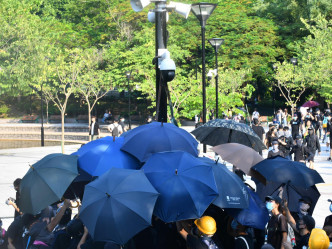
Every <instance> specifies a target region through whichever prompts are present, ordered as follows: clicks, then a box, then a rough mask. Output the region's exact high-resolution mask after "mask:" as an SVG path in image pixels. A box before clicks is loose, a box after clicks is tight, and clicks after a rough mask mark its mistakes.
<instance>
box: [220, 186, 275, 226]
mask: <svg viewBox="0 0 332 249" xmlns="http://www.w3.org/2000/svg"><path fill="white" fill-rule="evenodd" d="M247 191H248V193H249V206H248V208H244V209H241V210H239V209H233V208H230V209H225V210H226V211H227V212H228V213H229V214H230V215H231V216H232V217H233V218H235V219H236V220H237V221H238V222H239V223H241V224H242V225H244V226H248V227H253V228H258V229H262V230H263V229H264V228H265V225H266V223H267V222H268V221H269V212H268V211H267V209H266V207H265V203H264V202H263V201H262V200H261V199H260V198H259V196H258V194H257V193H255V192H253V191H252V190H250V189H249V188H248V187H247Z"/></svg>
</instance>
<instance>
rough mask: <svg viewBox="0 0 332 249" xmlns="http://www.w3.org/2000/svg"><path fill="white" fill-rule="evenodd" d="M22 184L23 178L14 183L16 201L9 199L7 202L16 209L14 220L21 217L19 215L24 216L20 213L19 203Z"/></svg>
mask: <svg viewBox="0 0 332 249" xmlns="http://www.w3.org/2000/svg"><path fill="white" fill-rule="evenodd" d="M20 184H21V178H17V179H16V180H15V181H14V183H13V185H14V189H15V191H16V199H13V198H8V200H7V203H8V205H11V206H13V208H14V209H15V214H14V218H16V217H17V216H19V215H21V214H22V213H21V212H20V208H19V202H20Z"/></svg>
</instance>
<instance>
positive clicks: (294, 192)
mask: <svg viewBox="0 0 332 249" xmlns="http://www.w3.org/2000/svg"><path fill="white" fill-rule="evenodd" d="M256 192H257V194H258V196H259V197H260V198H261V199H262V200H264V199H265V197H266V196H279V197H280V198H282V199H286V200H287V202H288V208H289V210H290V211H291V212H298V211H299V200H300V199H301V198H303V197H307V198H309V199H310V200H311V205H310V209H309V210H308V213H309V214H310V215H312V213H313V211H314V208H315V206H316V203H317V201H318V199H319V197H320V193H319V191H318V189H317V188H316V186H311V187H309V188H301V187H296V186H294V185H292V184H290V183H288V184H287V183H282V184H280V183H269V184H267V185H266V186H265V185H264V184H263V183H260V182H258V181H256Z"/></svg>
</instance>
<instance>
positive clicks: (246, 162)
mask: <svg viewBox="0 0 332 249" xmlns="http://www.w3.org/2000/svg"><path fill="white" fill-rule="evenodd" d="M212 150H213V151H214V152H216V153H217V154H218V155H220V156H221V158H222V159H223V160H225V161H227V162H229V163H231V164H233V165H234V166H236V167H238V168H240V169H241V170H243V172H244V173H246V174H249V172H250V169H251V167H252V166H254V165H256V164H257V163H259V162H261V161H263V160H264V158H263V157H262V156H261V155H259V154H258V153H257V151H255V150H253V149H252V148H250V147H248V146H245V145H243V144H238V143H227V144H220V145H218V146H215V147H213V148H212Z"/></svg>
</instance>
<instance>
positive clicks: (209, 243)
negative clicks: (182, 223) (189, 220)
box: [179, 216, 222, 249]
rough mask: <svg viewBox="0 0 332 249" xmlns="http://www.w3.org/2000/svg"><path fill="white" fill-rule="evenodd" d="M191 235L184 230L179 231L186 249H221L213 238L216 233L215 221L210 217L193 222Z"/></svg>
mask: <svg viewBox="0 0 332 249" xmlns="http://www.w3.org/2000/svg"><path fill="white" fill-rule="evenodd" d="M194 223H195V225H196V226H195V227H194V229H193V231H192V233H188V232H187V231H186V230H185V229H182V230H181V231H179V233H180V235H181V236H182V237H183V238H184V239H185V241H186V244H187V248H188V249H221V248H222V247H221V245H220V243H219V242H218V241H217V239H216V238H214V237H213V236H214V234H215V233H216V231H217V224H216V221H215V220H214V219H213V218H212V217H210V216H203V217H201V218H199V219H197V220H195V222H194Z"/></svg>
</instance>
